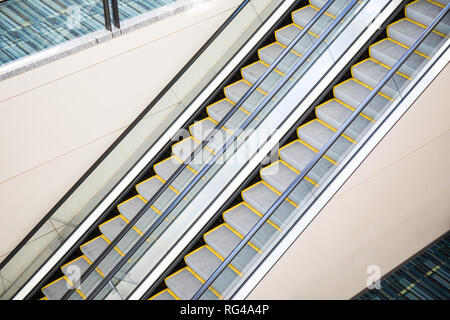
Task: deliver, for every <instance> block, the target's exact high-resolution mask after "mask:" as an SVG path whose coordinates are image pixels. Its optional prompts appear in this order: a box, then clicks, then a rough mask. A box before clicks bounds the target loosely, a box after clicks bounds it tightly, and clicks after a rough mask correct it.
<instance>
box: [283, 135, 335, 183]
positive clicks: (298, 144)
mask: <svg viewBox="0 0 450 320" xmlns="http://www.w3.org/2000/svg"><path fill="white" fill-rule="evenodd" d="M316 154H317V151H314V150H313V149H312V147H310V146H307V145H306V144H305V143H304V142H302V141H300V140H296V141H293V142H291V143H290V144H288V145H286V146H284V147H282V148H281V149H280V157H281V159H283V160H284V161H285V162H287V163H288V164H289V165H290V166H292V167H294V168H295V169H297V170H298V171H300V172H301V171H302V170H303V169H304V168H305V167H306V166H307V165H308V163H309V162H310V161H311V160H312V159H313V158H314V156H315V155H316ZM334 166H335V164H333V163H332V162H331V161H330V160H329V159H327V158H324V157H322V158H321V159H320V160H319V162H317V163H316V165H315V166H314V167H313V168H312V169H311V171H310V172H309V173H308V177H310V178H311V180H313V181H314V182H316V183H318V184H321V182H322V180H323V179H325V178H326V177H327V176H328V173H329V172H331V171H332V170H333V169H334Z"/></svg>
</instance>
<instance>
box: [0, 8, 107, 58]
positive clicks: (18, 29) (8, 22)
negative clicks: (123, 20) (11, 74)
mask: <svg viewBox="0 0 450 320" xmlns="http://www.w3.org/2000/svg"><path fill="white" fill-rule="evenodd" d="M105 23H106V21H105V13H104V3H103V2H102V1H97V0H62V1H51V0H26V1H25V0H8V1H4V2H1V3H0V66H1V65H3V64H5V63H8V62H11V61H14V60H17V59H20V58H23V57H25V56H28V55H31V54H33V53H36V52H39V51H42V50H44V49H48V48H50V47H53V46H56V45H59V44H61V43H64V42H67V41H70V40H73V39H76V38H79V37H83V36H86V35H88V34H91V33H93V32H95V31H99V30H102V29H105V27H106V25H105Z"/></svg>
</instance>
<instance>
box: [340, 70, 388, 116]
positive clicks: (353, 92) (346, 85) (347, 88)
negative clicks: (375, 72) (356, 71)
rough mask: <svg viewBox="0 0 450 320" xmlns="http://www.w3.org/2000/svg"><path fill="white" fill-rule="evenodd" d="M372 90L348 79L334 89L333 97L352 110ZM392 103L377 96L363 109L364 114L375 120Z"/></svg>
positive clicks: (385, 98)
mask: <svg viewBox="0 0 450 320" xmlns="http://www.w3.org/2000/svg"><path fill="white" fill-rule="evenodd" d="M371 91H372V90H371V89H370V88H368V87H366V86H364V85H362V84H361V83H360V82H358V81H357V80H355V79H353V78H352V79H349V80H347V81H344V82H342V83H340V84H338V85H337V86H335V87H334V96H335V97H336V98H337V99H339V100H341V101H342V102H344V103H346V104H348V105H349V106H350V107H352V108H355V109H356V108H358V106H359V105H360V104H361V103H362V102H363V101H364V99H365V98H367V97H368V96H369V94H370V92H371ZM391 103H392V101H391V100H389V99H388V98H387V97H386V96H384V95H381V94H377V95H376V96H375V97H374V98H373V99H372V101H371V102H370V103H369V104H368V105H367V106H366V108H365V109H364V114H365V115H367V116H368V117H370V118H371V119H374V120H377V119H378V117H379V116H381V115H382V114H383V112H384V111H385V110H386V109H387V108H388V107H389V105H390V104H391Z"/></svg>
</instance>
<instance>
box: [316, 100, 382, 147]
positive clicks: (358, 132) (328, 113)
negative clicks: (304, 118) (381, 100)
mask: <svg viewBox="0 0 450 320" xmlns="http://www.w3.org/2000/svg"><path fill="white" fill-rule="evenodd" d="M353 111H354V110H353V109H351V108H350V107H348V106H345V105H344V104H343V103H341V102H339V100H337V99H332V100H329V101H327V102H325V103H324V104H322V105H320V106H318V107H317V108H316V116H317V118H318V119H320V120H322V121H323V122H325V123H328V124H329V125H330V126H332V127H333V128H335V129H338V128H340V127H341V126H342V125H343V124H344V122H345V121H346V120H347V119H348V118H349V117H350V115H351V114H352V113H353ZM372 124H373V121H370V120H369V119H368V118H367V117H364V116H362V115H359V116H358V117H357V118H356V119H355V120H353V122H352V123H351V124H350V126H349V127H348V128H347V129H346V130H345V131H344V134H345V135H347V136H348V137H349V138H350V139H353V140H355V141H359V140H360V139H361V137H362V136H363V134H364V133H365V132H366V131H367V130H368V129H369V128H370V127H371V126H372Z"/></svg>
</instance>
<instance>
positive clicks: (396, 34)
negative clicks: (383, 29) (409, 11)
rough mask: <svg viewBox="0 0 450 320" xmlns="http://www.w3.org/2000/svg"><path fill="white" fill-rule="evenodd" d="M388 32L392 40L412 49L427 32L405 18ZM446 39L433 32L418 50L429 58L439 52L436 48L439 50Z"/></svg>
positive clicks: (394, 24)
mask: <svg viewBox="0 0 450 320" xmlns="http://www.w3.org/2000/svg"><path fill="white" fill-rule="evenodd" d="M387 30H388V36H389V37H390V38H392V39H394V40H396V41H398V42H400V43H402V44H404V45H405V46H407V47H411V46H412V45H413V44H414V42H415V41H416V40H417V39H418V38H419V37H420V35H421V34H422V33H423V32H424V31H425V28H424V27H422V26H420V25H419V24H417V23H414V22H413V21H411V20H408V19H407V18H405V19H401V20H399V21H397V22H394V23H393V24H391V25H389V27H388V28H387ZM445 39H446V38H445V37H443V36H442V35H439V34H437V33H436V32H431V33H430V34H429V35H428V36H427V37H426V38H425V40H424V41H423V42H422V44H421V45H420V46H419V48H418V49H417V50H418V51H419V52H421V53H423V54H426V55H427V56H433V55H434V53H435V52H436V50H437V49H436V48H439V47H440V44H441V43H442V42H443V41H444V40H445Z"/></svg>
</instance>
